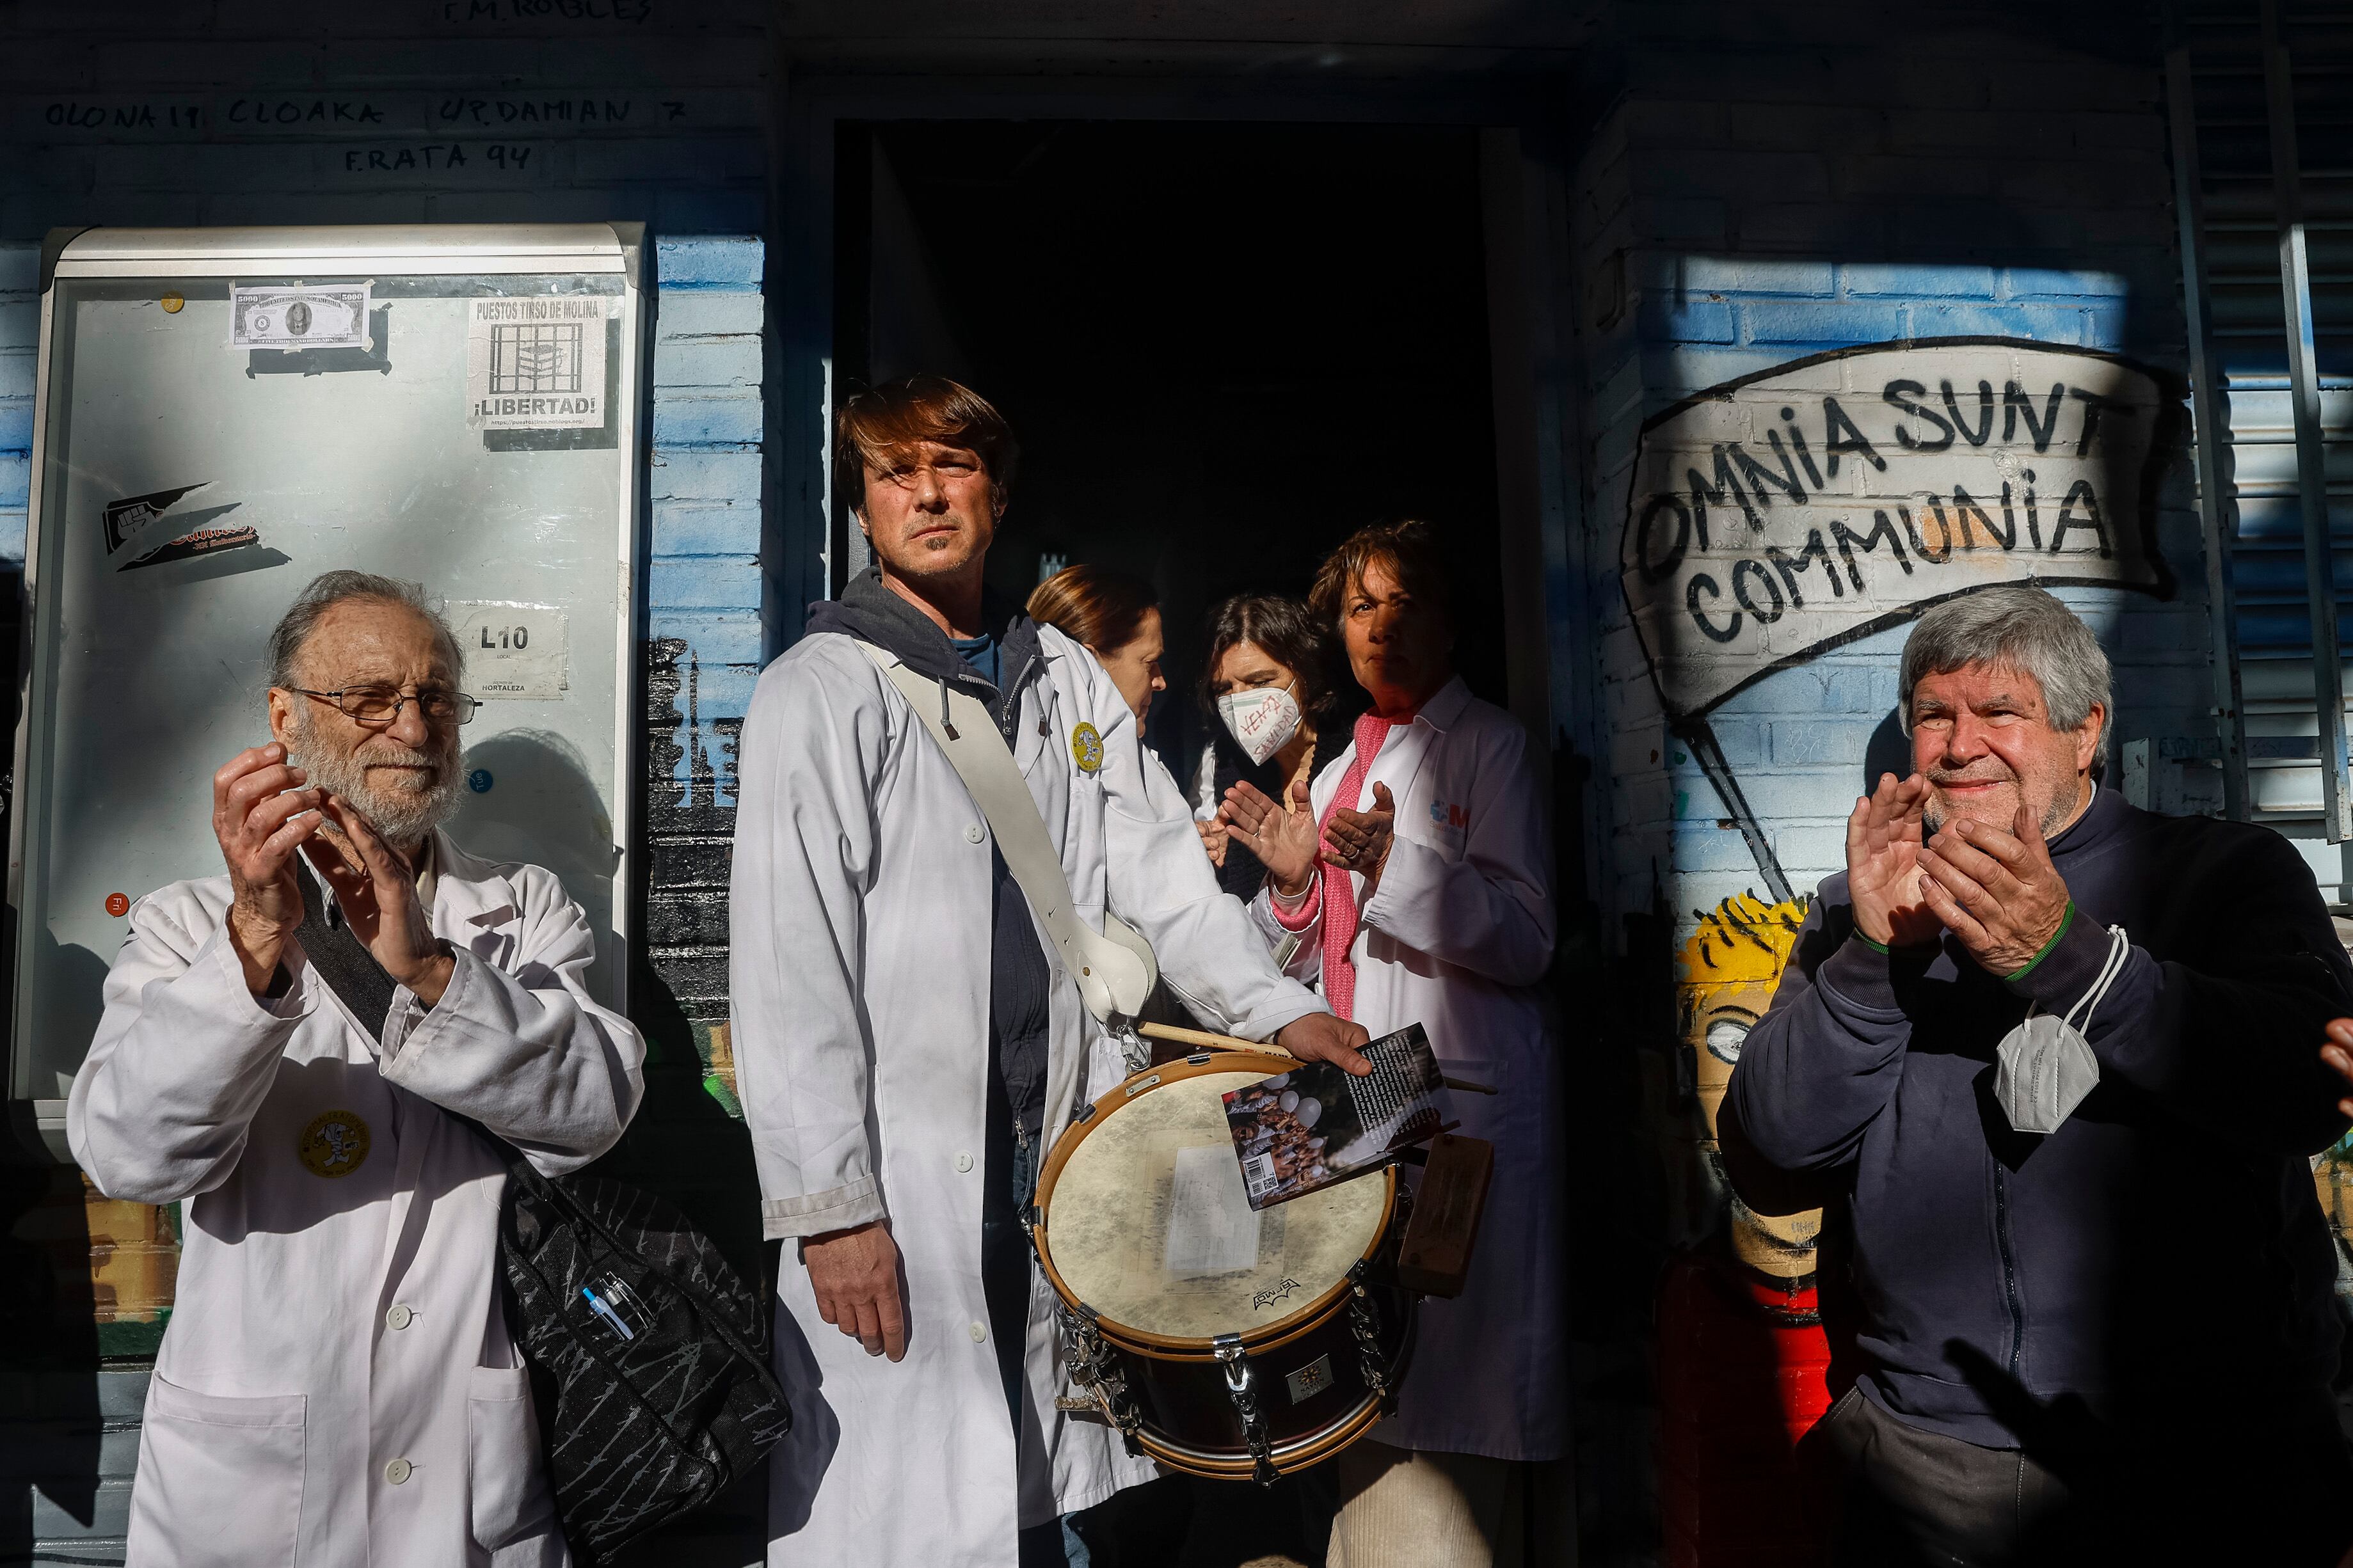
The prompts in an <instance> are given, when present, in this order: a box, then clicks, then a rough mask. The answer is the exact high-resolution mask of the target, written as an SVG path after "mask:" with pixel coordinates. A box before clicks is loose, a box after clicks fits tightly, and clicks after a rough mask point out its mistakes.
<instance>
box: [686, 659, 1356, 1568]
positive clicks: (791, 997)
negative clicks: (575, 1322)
mask: <svg viewBox="0 0 2353 1568" xmlns="http://www.w3.org/2000/svg"><path fill="white" fill-rule="evenodd" d="M1039 637H1040V641H1041V644H1042V648H1043V654H1044V662H1045V665H1046V675H1045V678H1044V679H1033V680H1031V681H1030V682H1029V683H1028V685H1027V687H1026V689H1025V690H1024V691H1023V694H1022V696H1021V700H1020V703H1019V706H1018V718H1017V721H1016V722H1015V724H1014V727H1013V734H1012V735H1011V737H1010V738H1009V739H1010V742H1011V745H1012V748H1013V752H1014V757H1015V760H1016V762H1017V763H1018V764H1019V766H1020V768H1021V770H1022V772H1023V773H1024V774H1025V775H1027V777H1028V780H1029V789H1030V794H1031V795H1032V797H1033V798H1034V799H1035V801H1036V802H1037V805H1038V808H1039V812H1040V813H1041V814H1042V815H1043V816H1044V817H1045V821H1046V826H1047V830H1048V836H1049V837H1050V839H1051V840H1052V841H1053V842H1055V843H1056V844H1058V845H1059V846H1060V849H1061V858H1062V868H1063V871H1064V872H1065V874H1066V875H1067V876H1068V878H1069V879H1070V884H1071V896H1072V899H1073V900H1074V902H1075V905H1076V908H1077V910H1078V913H1079V915H1080V918H1082V920H1084V921H1087V922H1088V923H1089V924H1090V925H1091V926H1093V927H1095V928H1097V929H1101V926H1102V923H1103V910H1104V907H1105V905H1106V904H1108V905H1109V906H1110V907H1111V908H1112V909H1113V910H1114V911H1116V912H1117V913H1118V914H1119V915H1120V916H1121V917H1122V918H1124V920H1126V921H1128V922H1129V923H1130V924H1131V925H1133V926H1134V927H1135V928H1136V929H1137V930H1139V931H1142V932H1143V934H1144V935H1145V938H1146V939H1147V940H1149V941H1150V942H1152V944H1153V946H1154V948H1155V950H1156V952H1157V953H1158V957H1159V961H1160V965H1161V970H1162V973H1164V974H1165V975H1166V977H1167V979H1168V981H1169V983H1170V984H1171V985H1172V987H1174V988H1175V989H1176V992H1177V993H1178V994H1179V995H1180V996H1181V997H1182V998H1183V999H1184V1001H1185V1002H1186V1004H1187V1005H1188V1006H1189V1007H1191V1008H1192V1010H1193V1011H1194V1012H1195V1013H1196V1014H1197V1015H1199V1016H1202V1017H1204V1018H1206V1019H1208V1020H1209V1021H1211V1022H1212V1023H1213V1024H1214V1025H1216V1026H1219V1027H1221V1028H1229V1029H1230V1030H1232V1031H1233V1032H1234V1033H1237V1034H1240V1035H1243V1036H1246V1037H1250V1038H1252V1039H1263V1038H1265V1037H1268V1036H1270V1035H1271V1034H1273V1033H1274V1032H1275V1030H1277V1029H1278V1028H1280V1027H1281V1026H1283V1025H1285V1024H1287V1023H1289V1022H1291V1021H1292V1020H1293V1018H1296V1017H1300V1016H1303V1015H1305V1014H1308V1013H1312V1012H1319V1011H1322V1010H1323V1009H1322V1006H1321V1005H1320V1004H1319V1003H1317V1002H1316V1001H1315V999H1314V996H1313V995H1311V994H1309V993H1308V992H1307V991H1306V990H1305V989H1304V988H1303V987H1302V986H1300V985H1299V984H1296V983H1294V982H1293V981H1290V980H1286V979H1284V978H1283V977H1282V975H1281V974H1279V973H1276V971H1275V968H1274V965H1273V963H1272V962H1271V958H1270V957H1269V954H1268V951H1267V947H1266V945H1265V943H1264V942H1261V940H1260V939H1259V936H1258V933H1257V931H1256V930H1255V929H1254V928H1253V927H1252V925H1251V924H1250V921H1249V919H1248V917H1247V915H1246V914H1245V912H1244V911H1243V910H1242V907H1241V906H1240V904H1239V903H1237V902H1235V901H1234V900H1230V899H1228V898H1226V897H1224V896H1223V895H1222V894H1220V893H1219V890H1218V888H1217V884H1216V881H1215V879H1213V878H1212V876H1211V875H1210V869H1209V863H1208V859H1207V858H1205V857H1204V856H1203V855H1202V853H1201V846H1200V839H1199V837H1198V835H1197V834H1196V833H1195V832H1194V830H1193V826H1192V821H1191V817H1190V814H1189V813H1188V812H1187V808H1186V805H1185V802H1184V799H1183V796H1182V795H1181V794H1180V793H1179V792H1178V790H1177V788H1176V782H1175V781H1174V780H1173V779H1171V778H1169V776H1168V773H1167V771H1166V769H1165V768H1164V767H1162V766H1161V764H1160V763H1159V762H1158V761H1157V759H1155V758H1154V757H1152V756H1151V755H1150V753H1149V752H1146V751H1145V748H1144V747H1143V745H1142V744H1141V743H1140V742H1139V741H1138V739H1137V735H1136V727H1135V723H1134V718H1133V716H1132V715H1131V714H1130V713H1129V711H1128V709H1127V706H1126V704H1125V702H1124V701H1123V700H1121V698H1120V696H1119V694H1118V691H1117V690H1116V689H1114V688H1113V685H1112V683H1111V680H1110V678H1109V677H1108V676H1106V675H1105V674H1104V673H1103V669H1102V667H1101V666H1099V665H1098V664H1097V663H1096V662H1095V660H1094V658H1093V656H1092V655H1091V654H1089V653H1088V652H1086V650H1085V649H1084V648H1082V647H1080V646H1079V645H1078V644H1076V643H1073V642H1071V641H1070V640H1069V639H1067V638H1065V637H1063V636H1062V635H1061V634H1060V632H1057V631H1055V630H1054V629H1053V628H1052V627H1050V626H1041V627H1039ZM1012 673H1013V672H1011V671H1008V675H1010V674H1012ZM1082 722H1086V723H1091V724H1092V725H1093V726H1094V728H1095V729H1096V731H1098V732H1099V733H1100V735H1101V738H1102V746H1103V761H1102V763H1101V766H1100V767H1099V768H1098V769H1097V770H1096V771H1095V772H1093V773H1087V772H1084V771H1082V769H1081V768H1080V767H1079V766H1078V765H1077V763H1075V761H1074V759H1073V754H1072V734H1073V731H1074V730H1076V728H1077V727H1078V726H1079V725H1080V724H1081V723H1082ZM742 746H743V750H742V767H741V776H742V784H741V795H740V806H739V810H738V813H737V816H736V828H735V859H734V870H733V952H732V958H731V973H732V976H733V1014H734V1031H735V1032H734V1043H735V1070H736V1084H737V1088H738V1090H739V1092H740V1093H741V1094H742V1096H743V1100H744V1120H745V1121H746V1122H747V1123H748V1124H749V1126H750V1129H751V1132H752V1141H753V1147H754V1154H755V1156H756V1158H757V1161H758V1164H759V1172H760V1196H761V1205H760V1206H761V1212H762V1214H763V1215H764V1218H765V1229H766V1234H767V1235H768V1236H769V1237H772V1238H776V1237H782V1238H786V1239H788V1240H789V1239H791V1238H796V1237H809V1236H816V1235H821V1234H823V1233H825V1232H828V1231H834V1230H839V1229H842V1228H844V1227H846V1226H854V1225H860V1224H863V1223H865V1222H867V1221H870V1220H877V1219H882V1218H885V1217H887V1218H888V1219H889V1220H890V1222H891V1228H892V1237H893V1239H894V1240H895V1241H896V1243H897V1244H898V1247H899V1252H900V1258H901V1267H902V1271H903V1272H902V1278H903V1280H904V1291H905V1300H906V1306H907V1312H908V1317H907V1354H906V1359H905V1360H904V1361H902V1362H899V1363H895V1364H894V1363H892V1362H889V1361H887V1360H884V1359H882V1358H880V1357H870V1356H869V1355H867V1354H866V1352H865V1351H864V1350H863V1349H862V1348H860V1345H859V1343H858V1342H857V1341H856V1340H853V1339H849V1338H847V1337H845V1336H844V1335H843V1334H842V1333H841V1332H840V1331H839V1330H837V1329H835V1328H834V1327H833V1326H832V1325H830V1324H828V1323H827V1322H825V1321H823V1320H822V1319H821V1318H819V1317H818V1311H817V1306H816V1301H815V1299H814V1296H813V1294H812V1292H811V1290H810V1288H809V1280H808V1274H807V1270H806V1269H805V1268H802V1267H801V1266H800V1264H799V1261H798V1256H799V1255H798V1249H797V1247H787V1248H786V1255H785V1261H784V1269H783V1274H782V1278H781V1279H780V1281H779V1284H778V1290H779V1294H780V1295H781V1297H782V1298H783V1301H784V1304H785V1306H786V1308H787V1309H788V1310H787V1311H786V1313H784V1314H780V1315H779V1321H778V1327H777V1349H776V1358H777V1372H778V1374H779V1375H780V1377H782V1378H783V1379H784V1381H785V1384H786V1387H787V1389H788V1390H790V1391H791V1392H792V1394H793V1409H794V1415H795V1422H794V1429H793V1434H792V1436H791V1437H790V1438H789V1439H787V1441H786V1444H785V1446H784V1447H781V1448H780V1449H779V1450H778V1452H777V1457H776V1461H775V1466H774V1469H773V1472H772V1473H773V1475H774V1478H775V1479H774V1485H773V1488H772V1491H771V1501H770V1512H769V1521H768V1529H769V1534H770V1537H771V1541H770V1545H769V1558H768V1560H769V1562H770V1563H772V1564H786V1563H791V1564H803V1563H807V1564H824V1565H825V1568H837V1565H839V1564H848V1563H857V1564H866V1563H872V1564H876V1565H878V1568H881V1565H892V1568H895V1565H899V1564H907V1565H916V1564H920V1565H922V1568H1014V1564H1015V1562H1016V1552H1017V1527H1018V1526H1020V1525H1032V1524H1038V1523H1041V1522H1044V1521H1049V1520H1051V1519H1052V1518H1053V1517H1054V1516H1055V1515H1056V1514H1057V1513H1060V1512H1065V1511H1069V1510H1077V1509H1082V1508H1086V1507H1089V1506H1091V1505H1092V1504H1094V1503H1097V1502H1100V1501H1102V1500H1103V1499H1105V1498H1107V1497H1109V1496H1110V1495H1111V1494H1112V1493H1113V1492H1114V1491H1116V1490H1117V1489H1120V1488H1121V1487H1123V1486H1129V1485H1133V1484H1134V1483H1135V1482H1137V1481H1140V1480H1145V1479H1150V1478H1151V1477H1152V1476H1153V1475H1154V1474H1155V1470H1154V1468H1153V1466H1152V1465H1151V1464H1150V1462H1149V1461H1147V1460H1144V1459H1140V1458H1131V1457H1129V1456H1127V1455H1126V1454H1125V1453H1124V1452H1123V1451H1122V1448H1121V1445H1120V1442H1119V1439H1118V1437H1117V1435H1116V1434H1115V1433H1113V1431H1112V1430H1111V1429H1110V1428H1109V1427H1108V1426H1106V1425H1105V1424H1104V1423H1103V1421H1102V1420H1101V1419H1100V1417H1097V1416H1094V1415H1092V1412H1086V1413H1080V1412H1071V1411H1065V1410H1060V1409H1057V1408H1056V1406H1055V1400H1056V1398H1057V1396H1058V1395H1067V1394H1071V1393H1072V1390H1071V1387H1070V1385H1069V1384H1068V1382H1067V1380H1066V1377H1065V1375H1064V1372H1063V1368H1062V1365H1061V1359H1060V1346H1059V1343H1058V1333H1057V1331H1056V1329H1055V1326H1054V1322H1053V1305H1054V1297H1053V1294H1052V1291H1051V1289H1050V1288H1049V1287H1048V1285H1047V1284H1046V1282H1045V1279H1044V1276H1043V1275H1042V1273H1040V1272H1039V1271H1038V1270H1036V1269H1034V1268H1033V1269H1032V1270H1031V1278H1030V1303H1029V1334H1028V1342H1027V1345H1026V1348H1025V1351H1024V1361H1025V1365H1026V1370H1027V1374H1028V1396H1029V1397H1028V1402H1027V1403H1028V1409H1027V1410H1026V1411H1025V1419H1024V1424H1023V1428H1022V1434H1021V1441H1020V1444H1019V1447H1018V1456H1017V1449H1016V1443H1015V1439H1014V1432H1013V1428H1012V1424H1011V1422H1010V1420H1009V1419H1008V1415H1007V1411H1006V1401H1005V1389H1004V1384H1003V1383H1002V1382H1001V1381H1000V1379H999V1376H998V1373H997V1355H996V1351H995V1349H994V1348H993V1347H992V1346H991V1345H990V1344H989V1343H988V1335H989V1333H990V1329H989V1324H988V1309H987V1303H986V1300H984V1297H983V1294H982V1287H981V1258H980V1251H981V1195H982V1194H981V1184H982V1182H983V1180H984V1173H985V1172H986V1171H987V1164H988V1161H987V1146H986V1143H985V1131H984V1115H985V1096H986V1092H987V1070H988V1006H989V962H990V960H989V954H990V938H991V918H990V868H991V863H992V851H991V838H990V835H989V831H988V827H987V822H986V821H985V820H984V819H983V817H982V816H981V814H980V812H979V810H978V809H977V808H976V806H975V805H973V803H972V799H971V796H970V795H967V794H966V793H965V787H964V783H963V781H962V779H960V778H959V777H958V776H957V774H956V772H955V768H954V766H953V765H952V764H951V763H949V762H948V759H947V757H946V756H945V755H944V753H943V752H941V750H940V748H939V746H938V745H937V744H936V743H935V742H934V741H933V740H932V737H931V736H930V734H929V733H927V732H926V731H924V729H923V725H922V723H921V721H919V720H918V719H917V718H916V717H915V715H914V714H913V711H912V710H910V709H909V708H908V706H907V702H906V700H905V699H904V698H903V697H902V696H901V695H900V693H899V691H898V689H897V688H896V687H894V686H892V685H891V684H890V683H889V681H888V680H886V679H884V677H883V675H882V673H881V670H879V669H877V668H875V666H874V664H873V663H872V661H871V659H870V658H868V657H867V655H866V654H864V653H863V652H861V651H860V649H859V647H858V646H857V645H856V644H855V643H854V642H853V641H852V639H851V638H849V637H846V636H843V635H841V634H839V633H818V634H813V635H811V636H808V637H804V638H802V640H801V641H800V642H799V643H798V644H797V645H796V646H795V647H793V648H792V650H791V651H790V652H788V653H786V655H785V656H784V657H783V658H780V659H778V660H777V661H776V663H774V664H772V665H770V666H769V667H768V668H767V670H766V671H765V673H764V674H763V675H762V676H761V678H760V682H759V686H758V689H756V690H755V691H754V695H753V698H752V706H751V710H750V713H749V715H748V717H747V718H746V719H745V720H744V733H743V742H742ZM1039 946H1040V948H1041V949H1042V950H1043V951H1044V952H1046V954H1047V959H1048V962H1049V963H1050V964H1051V965H1054V982H1053V986H1052V992H1051V1002H1050V1008H1051V1021H1050V1033H1051V1039H1050V1058H1049V1068H1048V1079H1047V1090H1046V1121H1045V1131H1044V1136H1045V1140H1046V1144H1047V1146H1049V1147H1050V1146H1051V1143H1052V1142H1053V1140H1054V1139H1055V1138H1056V1137H1057V1136H1059V1135H1060V1132H1061V1131H1062V1130H1063V1129H1064V1128H1065V1127H1066V1126H1067V1125H1069V1123H1070V1121H1071V1115H1072V1113H1073V1111H1074V1110H1075V1109H1076V1107H1077V1106H1078V1105H1079V1104H1080V1102H1081V1100H1082V1093H1084V1092H1092V1091H1100V1090H1101V1089H1105V1088H1107V1087H1108V1086H1109V1085H1110V1084H1113V1083H1116V1082H1117V1081H1119V1079H1120V1078H1121V1077H1122V1076H1124V1069H1123V1068H1121V1067H1120V1065H1119V1058H1118V1053H1117V1049H1116V1047H1113V1046H1112V1045H1111V1044H1110V1042H1109V1041H1108V1040H1107V1039H1105V1038H1104V1037H1103V1033H1102V1031H1101V1029H1100V1028H1099V1027H1098V1026H1096V1025H1095V1023H1094V1021H1093V1019H1092V1017H1090V1016H1087V1014H1086V1013H1085V1011H1084V1009H1083V1007H1082V1005H1081V1003H1080V1000H1079V995H1078V991H1077V988H1076V986H1075V985H1073V984H1071V982H1070V979H1069V977H1068V976H1067V975H1066V974H1065V973H1063V972H1062V971H1061V969H1060V964H1059V959H1058V958H1057V956H1056V954H1055V952H1054V949H1053V946H1052V944H1051V942H1049V941H1048V940H1047V939H1046V937H1045V936H1044V934H1043V931H1042V929H1041V930H1040V934H1039ZM1090 1080H1092V1082H1090ZM1082 1086H1083V1087H1082Z"/></svg>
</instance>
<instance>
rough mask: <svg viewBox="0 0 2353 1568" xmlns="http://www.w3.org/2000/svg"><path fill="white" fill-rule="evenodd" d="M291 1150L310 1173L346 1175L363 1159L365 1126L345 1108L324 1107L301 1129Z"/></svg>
mask: <svg viewBox="0 0 2353 1568" xmlns="http://www.w3.org/2000/svg"><path fill="white" fill-rule="evenodd" d="M294 1152H295V1153H297V1154H299V1155H301V1158H302V1163H303V1164H305V1165H307V1166H309V1167H310V1168H311V1174H312V1175H314V1176H348V1175H350V1174H351V1173H353V1171H356V1170H358V1169H359V1168H360V1167H361V1166H362V1165H364V1164H365V1163H367V1157H368V1126H367V1123H366V1122H364V1121H361V1120H360V1119H359V1118H358V1117H356V1116H354V1115H353V1114H352V1113H351V1112H350V1111H348V1110H324V1111H321V1112H320V1113H319V1114H318V1115H316V1116H314V1117H312V1118H311V1125H310V1126H308V1127H305V1128H304V1129H302V1141H301V1142H299V1143H297V1144H295V1145H294Z"/></svg>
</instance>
